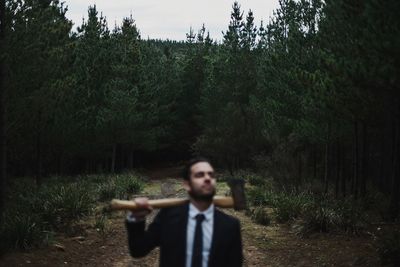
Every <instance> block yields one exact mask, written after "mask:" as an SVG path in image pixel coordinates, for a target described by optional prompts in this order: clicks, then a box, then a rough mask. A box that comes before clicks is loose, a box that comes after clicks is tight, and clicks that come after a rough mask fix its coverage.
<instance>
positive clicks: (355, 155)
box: [351, 121, 359, 199]
mask: <svg viewBox="0 0 400 267" xmlns="http://www.w3.org/2000/svg"><path fill="white" fill-rule="evenodd" d="M358 142H359V141H358V122H357V121H356V122H355V123H354V144H353V181H352V183H351V189H352V193H353V196H354V198H355V199H357V198H358V187H359V181H358V175H359V173H358V166H359V162H358V161H359V159H358V158H359V154H358Z"/></svg>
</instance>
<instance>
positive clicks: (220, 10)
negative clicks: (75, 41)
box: [64, 0, 278, 40]
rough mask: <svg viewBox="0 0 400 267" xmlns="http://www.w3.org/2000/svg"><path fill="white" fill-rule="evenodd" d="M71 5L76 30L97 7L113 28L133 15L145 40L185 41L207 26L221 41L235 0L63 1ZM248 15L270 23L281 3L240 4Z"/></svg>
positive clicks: (248, 0) (256, 1) (270, 0)
mask: <svg viewBox="0 0 400 267" xmlns="http://www.w3.org/2000/svg"><path fill="white" fill-rule="evenodd" d="M64 1H65V4H66V5H67V6H68V11H67V17H68V18H69V19H71V20H72V21H73V22H74V24H75V25H74V29H76V27H77V26H80V25H81V24H82V18H83V17H84V18H85V19H87V9H88V6H89V5H94V4H96V7H97V10H98V11H99V14H100V12H102V13H103V16H105V17H106V18H107V22H108V25H109V28H110V29H113V28H114V25H115V23H117V24H118V25H120V23H121V21H122V18H124V17H129V16H130V14H132V16H133V18H134V20H135V21H136V26H137V27H138V29H139V31H140V34H141V36H142V39H147V37H149V38H152V39H156V38H158V39H170V40H185V39H186V33H187V32H189V29H190V27H192V28H193V29H194V30H195V32H197V31H198V30H199V29H200V28H201V25H202V24H203V23H204V24H205V27H206V29H207V30H208V31H209V32H210V36H211V38H213V39H214V40H221V39H222V33H221V31H224V32H225V31H226V30H227V28H228V25H229V20H230V13H231V10H232V4H233V2H234V1H233V0H64ZM238 2H239V4H240V5H241V10H242V11H244V12H245V14H247V12H248V11H249V9H251V10H252V11H253V14H254V17H255V23H256V25H257V26H259V25H260V21H261V20H263V21H264V22H265V23H267V22H268V21H269V17H270V16H272V14H273V13H272V12H273V10H275V9H276V8H277V7H278V0H242V1H238Z"/></svg>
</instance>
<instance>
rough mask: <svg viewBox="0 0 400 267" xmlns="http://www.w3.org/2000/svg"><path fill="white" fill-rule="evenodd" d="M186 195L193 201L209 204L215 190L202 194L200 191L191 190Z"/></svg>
mask: <svg viewBox="0 0 400 267" xmlns="http://www.w3.org/2000/svg"><path fill="white" fill-rule="evenodd" d="M188 193H189V195H190V196H191V197H192V198H193V199H194V200H197V201H205V202H211V201H212V200H213V197H214V195H215V188H214V189H213V190H212V191H211V192H209V193H203V192H200V190H194V189H193V188H192V189H191V190H190V191H189V192H188Z"/></svg>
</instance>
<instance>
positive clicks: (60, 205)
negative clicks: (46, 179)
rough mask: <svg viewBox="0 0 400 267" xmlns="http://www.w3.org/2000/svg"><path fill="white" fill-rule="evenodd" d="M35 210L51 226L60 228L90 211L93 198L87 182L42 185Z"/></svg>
mask: <svg viewBox="0 0 400 267" xmlns="http://www.w3.org/2000/svg"><path fill="white" fill-rule="evenodd" d="M35 202H36V204H35V210H36V212H38V213H39V214H41V216H42V218H43V220H44V221H45V222H46V223H47V224H49V225H50V226H51V227H53V228H60V227H63V226H65V225H69V224H70V223H72V222H75V221H76V220H78V219H80V218H81V217H83V216H85V215H87V214H89V213H90V211H91V209H92V208H93V206H94V199H93V197H92V192H91V191H90V188H89V186H88V184H86V183H83V182H80V183H72V184H66V185H53V186H49V187H43V188H42V189H41V190H40V191H39V192H38V197H37V198H36V200H35Z"/></svg>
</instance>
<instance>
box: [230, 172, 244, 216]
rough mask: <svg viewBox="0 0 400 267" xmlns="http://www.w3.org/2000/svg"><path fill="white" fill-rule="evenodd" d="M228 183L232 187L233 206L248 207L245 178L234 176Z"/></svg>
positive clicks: (235, 207) (239, 208) (237, 208)
mask: <svg viewBox="0 0 400 267" xmlns="http://www.w3.org/2000/svg"><path fill="white" fill-rule="evenodd" d="M228 185H229V187H230V188H231V193H232V198H233V205H234V206H233V208H234V209H235V210H244V209H246V197H245V194H244V180H243V179H237V178H233V179H230V180H229V181H228Z"/></svg>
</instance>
